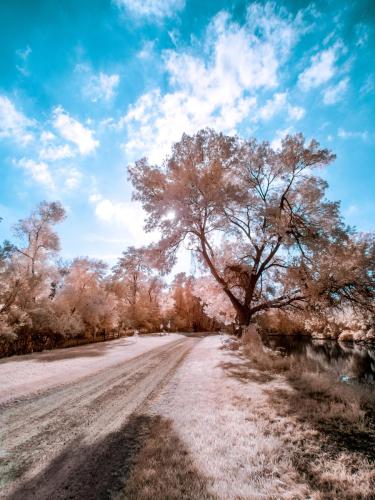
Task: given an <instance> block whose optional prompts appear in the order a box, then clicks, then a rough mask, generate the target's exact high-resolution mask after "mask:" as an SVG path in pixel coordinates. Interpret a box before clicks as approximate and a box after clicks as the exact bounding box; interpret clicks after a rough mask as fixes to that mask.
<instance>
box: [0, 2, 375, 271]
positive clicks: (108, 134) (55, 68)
mask: <svg viewBox="0 0 375 500" xmlns="http://www.w3.org/2000/svg"><path fill="white" fill-rule="evenodd" d="M0 48H1V57H0V172H1V184H0V216H2V217H3V218H4V220H3V222H2V223H1V224H0V238H1V239H3V238H6V237H8V238H9V237H10V235H11V226H12V224H14V223H15V222H16V221H17V219H19V218H20V217H24V216H26V215H27V214H28V213H29V212H30V210H31V209H32V208H33V206H35V205H36V204H37V203H38V202H39V201H41V200H43V199H47V200H55V199H59V200H61V201H62V203H63V204H64V205H65V206H66V208H67V210H68V218H67V220H66V221H65V222H64V223H63V225H62V226H61V227H60V229H59V232H60V234H61V238H62V251H63V256H64V257H66V258H71V257H73V256H76V255H89V256H92V257H98V258H103V259H106V260H108V262H110V263H112V262H113V261H114V259H115V258H116V257H117V256H118V255H119V254H120V252H121V251H122V250H123V249H124V248H125V247H126V246H128V245H132V244H135V245H141V244H144V243H147V242H149V241H151V240H152V238H153V236H152V235H145V234H144V232H143V231H142V218H143V214H142V210H141V209H140V207H139V206H138V205H137V204H135V203H133V202H131V186H130V185H129V182H128V180H127V174H126V166H127V165H128V164H129V163H130V162H132V161H134V160H135V159H137V158H140V157H142V156H145V155H146V156H149V157H150V158H151V160H152V161H159V160H160V159H161V158H163V156H164V155H165V154H166V153H167V152H168V150H169V148H170V146H171V144H172V143H173V142H174V141H176V140H178V139H179V138H180V137H181V134H182V133H183V132H184V131H185V132H189V133H192V132H195V131H197V130H198V129H200V128H202V127H205V126H211V127H214V128H216V129H217V130H222V131H224V132H227V133H239V134H240V135H243V136H246V137H248V136H255V137H257V138H258V139H267V140H269V141H270V142H271V143H272V144H273V145H274V146H275V147H277V146H278V144H279V143H280V138H281V137H282V136H283V135H285V134H286V133H292V132H298V131H301V132H303V134H304V135H305V136H306V137H307V138H311V137H315V138H316V139H318V140H319V141H320V142H321V144H322V145H324V146H325V147H329V148H331V149H332V150H333V151H334V152H335V153H336V154H337V160H336V161H335V163H334V164H332V165H331V166H329V167H328V169H327V171H325V172H324V176H325V177H326V178H327V180H328V182H329V184H330V189H329V197H330V198H331V199H335V200H341V201H342V210H343V214H344V216H345V219H346V221H347V222H348V223H349V224H351V225H355V226H356V227H357V228H358V230H360V231H373V230H374V229H375V218H374V214H375V196H374V193H375V119H374V111H375V56H374V54H375V3H374V2H373V1H371V0H368V1H364V0H363V1H357V2H355V1H352V2H342V1H341V0H336V1H327V0H325V1H322V2H319V1H316V2H314V3H311V2H307V1H302V0H299V1H298V0H294V1H293V0H290V1H285V2H281V1H278V2H277V4H273V3H266V2H259V3H254V2H246V1H240V0H233V1H219V0H217V1H215V2H212V1H208V0H206V1H204V0H199V1H196V0H153V1H152V0H112V1H111V0H82V1H76V0H64V2H56V1H53V0H45V1H42V0H34V1H33V2H30V1H29V0H24V1H22V0H4V1H2V2H1V3H0ZM185 262H186V259H185Z"/></svg>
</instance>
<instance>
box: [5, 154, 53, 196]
mask: <svg viewBox="0 0 375 500" xmlns="http://www.w3.org/2000/svg"><path fill="white" fill-rule="evenodd" d="M14 163H15V164H16V165H17V166H18V167H21V168H23V169H24V170H25V171H26V172H27V173H28V174H29V175H30V176H31V177H32V178H33V179H34V180H35V181H36V182H38V183H39V184H42V185H44V186H45V187H47V188H49V189H54V188H55V183H54V181H53V179H52V175H51V172H50V171H49V168H48V165H47V163H45V162H43V161H39V162H38V161H34V160H31V159H27V158H21V159H20V160H18V161H14Z"/></svg>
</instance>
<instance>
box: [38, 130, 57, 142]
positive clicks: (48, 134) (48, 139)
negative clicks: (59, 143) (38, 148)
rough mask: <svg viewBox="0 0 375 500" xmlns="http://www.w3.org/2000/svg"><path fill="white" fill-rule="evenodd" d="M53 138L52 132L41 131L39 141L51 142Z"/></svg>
mask: <svg viewBox="0 0 375 500" xmlns="http://www.w3.org/2000/svg"><path fill="white" fill-rule="evenodd" d="M55 138H56V136H55V134H53V133H52V132H50V131H48V130H43V132H42V133H41V134H40V140H41V142H43V143H46V142H51V141H53V140H54V139H55Z"/></svg>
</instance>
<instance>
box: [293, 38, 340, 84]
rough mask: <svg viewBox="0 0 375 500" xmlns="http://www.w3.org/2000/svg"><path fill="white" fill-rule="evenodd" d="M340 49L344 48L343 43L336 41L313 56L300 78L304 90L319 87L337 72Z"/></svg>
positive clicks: (299, 81)
mask: <svg viewBox="0 0 375 500" xmlns="http://www.w3.org/2000/svg"><path fill="white" fill-rule="evenodd" d="M340 49H342V45H341V44H340V43H336V44H335V45H333V46H332V47H330V48H329V49H326V50H322V51H321V52H318V53H317V54H315V55H314V56H312V57H311V60H310V63H311V64H310V66H309V67H308V68H306V69H305V71H303V72H302V73H301V74H300V76H299V78H298V83H299V85H300V87H301V88H302V89H303V90H310V89H312V88H314V87H319V86H320V85H322V84H323V83H326V82H328V81H329V80H330V79H331V78H332V77H333V76H334V75H335V74H336V72H337V67H336V66H335V63H336V61H337V58H338V51H339V50H340Z"/></svg>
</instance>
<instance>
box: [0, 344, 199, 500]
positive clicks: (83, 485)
mask: <svg viewBox="0 0 375 500" xmlns="http://www.w3.org/2000/svg"><path fill="white" fill-rule="evenodd" d="M150 340H151V350H150V349H149V350H148V351H147V352H144V353H142V354H139V355H138V356H134V352H135V354H137V349H136V350H135V351H134V350H133V353H132V354H133V357H132V358H131V359H129V357H130V356H131V354H129V352H127V353H126V355H124V354H123V358H125V360H124V361H123V362H120V359H119V355H118V352H117V353H116V355H115V356H113V357H112V361H111V362H112V364H109V362H107V363H105V362H104V361H103V360H101V361H100V363H99V367H100V369H99V370H98V366H97V365H95V364H91V365H90V366H91V373H89V371H90V370H89V369H88V368H87V365H86V372H85V375H84V376H82V375H83V373H84V372H82V371H79V372H74V370H73V375H72V373H71V372H69V371H66V380H68V381H69V383H66V384H63V385H61V384H62V383H63V375H62V374H61V373H60V372H61V369H62V368H63V367H64V366H66V363H65V365H64V358H63V357H61V358H59V356H58V359H57V360H56V361H55V363H59V362H61V363H62V364H61V366H60V371H59V370H57V371H56V374H57V375H56V377H57V378H56V379H54V380H53V383H51V381H50V380H49V379H48V377H45V379H46V380H47V382H46V387H45V389H44V391H42V390H41V387H40V383H39V378H38V377H39V376H38V375H35V374H34V375H33V376H34V379H35V380H34V384H32V383H31V382H32V381H31V382H30V381H27V380H25V381H24V383H23V384H21V385H20V384H18V385H17V384H15V387H16V389H17V387H18V389H19V387H21V386H22V390H18V392H17V390H16V392H15V396H14V397H13V398H12V397H11V396H10V395H9V391H8V392H7V394H6V396H7V397H3V401H4V402H3V403H2V405H0V414H1V416H0V429H1V448H0V487H1V493H0V497H1V498H7V499H22V500H25V499H29V498H33V499H34V498H35V499H38V500H44V499H46V500H47V499H52V498H53V499H68V498H72V499H78V498H84V499H85V500H90V499H102V498H110V497H111V495H112V493H113V492H115V491H116V489H119V488H121V486H122V484H119V483H120V481H121V482H123V481H124V479H126V475H127V470H126V469H127V468H129V467H130V464H131V460H132V456H133V455H134V453H135V452H136V451H137V449H138V448H139V446H140V441H141V440H142V436H143V434H144V433H146V432H147V422H142V419H141V418H139V417H138V418H136V416H137V415H138V416H139V415H140V414H142V413H143V409H144V407H146V406H147V404H148V401H150V400H151V399H152V398H153V397H154V396H156V395H157V394H158V393H159V391H160V390H161V389H162V388H163V386H164V385H165V383H166V382H167V380H170V378H171V376H172V374H173V373H174V371H175V369H176V368H177V366H178V365H179V364H180V363H181V361H182V360H183V358H184V357H185V355H186V354H187V353H188V352H189V351H190V350H191V349H192V347H193V346H194V345H195V344H196V343H197V342H199V341H200V338H199V337H183V336H175V337H169V338H168V342H167V341H166V340H165V339H164V338H159V339H158V340H159V344H158V343H157V342H154V341H153V340H152V339H150ZM160 344H161V345H160ZM155 345H158V347H155ZM85 347H86V348H89V346H85ZM144 347H145V346H144ZM79 349H80V350H81V354H82V350H84V347H81V348H79ZM140 350H142V349H140ZM143 350H144V349H143ZM68 351H69V350H65V352H66V356H67V357H69V352H68ZM48 354H49V355H51V356H53V355H55V356H56V353H55V354H54V353H48ZM57 354H59V353H57ZM60 354H61V353H60ZM35 356H37V355H34V358H35ZM41 356H43V354H42V355H41ZM104 357H105V355H104ZM23 358H24V357H23ZM79 359H82V358H79ZM83 359H85V358H83ZM89 359H91V358H89ZM34 360H35V359H34ZM75 360H77V358H75ZM26 361H28V360H25V359H23V360H22V358H20V363H21V364H22V363H24V362H26ZM65 361H66V360H65ZM107 361H108V360H107ZM12 362H13V366H14V370H15V371H14V374H15V378H17V376H16V369H17V362H16V360H12ZM49 362H50V363H52V361H49ZM4 365H5V366H6V367H7V369H8V373H9V368H8V366H9V364H8V365H7V364H6V363H5V364H3V366H1V365H0V382H1V369H2V368H3V367H4ZM21 368H22V365H21ZM77 373H78V375H77ZM72 376H75V378H76V380H75V381H74V382H72ZM48 380H49V381H48ZM57 382H58V383H59V384H60V385H59V387H57V386H56V384H57ZM27 384H29V392H27V387H28V385H27ZM3 392H4V391H3ZM0 396H1V391H0ZM135 426H136V427H137V428H135ZM117 478H118V479H117Z"/></svg>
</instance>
